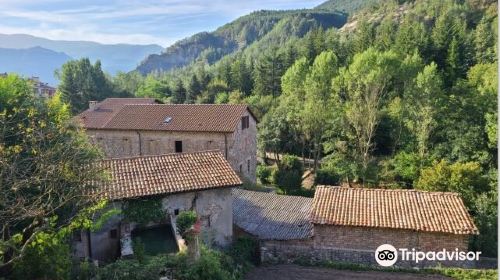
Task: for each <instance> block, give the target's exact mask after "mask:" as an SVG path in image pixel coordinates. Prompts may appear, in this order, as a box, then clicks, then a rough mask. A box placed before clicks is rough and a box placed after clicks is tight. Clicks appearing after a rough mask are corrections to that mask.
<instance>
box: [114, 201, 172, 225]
mask: <svg viewBox="0 0 500 280" xmlns="http://www.w3.org/2000/svg"><path fill="white" fill-rule="evenodd" d="M123 215H124V217H125V220H127V221H129V222H136V223H139V224H141V225H145V224H147V223H149V222H159V221H161V220H162V219H164V218H165V211H163V206H162V200H161V198H148V199H129V200H126V201H125V203H124V205H123Z"/></svg>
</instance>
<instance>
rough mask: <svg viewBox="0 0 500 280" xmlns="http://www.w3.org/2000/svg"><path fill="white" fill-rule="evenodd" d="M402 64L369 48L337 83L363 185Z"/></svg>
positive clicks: (386, 53) (337, 79) (337, 92)
mask: <svg viewBox="0 0 500 280" xmlns="http://www.w3.org/2000/svg"><path fill="white" fill-rule="evenodd" d="M399 63H400V62H399V60H398V58H397V56H396V55H395V54H394V53H393V52H391V51H388V52H379V51H376V50H375V49H373V48H370V49H368V50H366V51H365V52H363V53H360V54H357V55H356V56H354V60H353V62H352V63H351V64H350V65H349V67H348V68H347V69H343V70H342V71H341V72H340V75H339V77H337V78H336V80H335V81H334V87H335V91H336V98H340V99H345V102H344V103H343V104H344V115H343V117H344V121H345V123H346V124H347V126H348V132H347V134H348V135H349V138H351V140H352V141H354V143H356V145H355V150H354V151H353V152H354V153H355V154H356V157H357V159H358V161H359V163H360V165H361V166H362V169H363V170H362V174H361V175H362V177H363V183H365V181H366V178H367V176H366V175H367V172H368V167H369V165H370V163H371V161H372V152H373V149H374V137H375V132H376V129H377V126H378V125H379V123H380V119H381V109H382V106H383V105H384V104H385V103H386V102H387V99H388V96H387V95H388V93H389V90H390V88H391V82H392V79H393V77H394V75H395V73H398V70H399Z"/></svg>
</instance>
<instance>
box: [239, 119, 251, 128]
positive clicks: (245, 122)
mask: <svg viewBox="0 0 500 280" xmlns="http://www.w3.org/2000/svg"><path fill="white" fill-rule="evenodd" d="M249 127H250V118H249V117H248V116H244V117H241V129H247V128H249Z"/></svg>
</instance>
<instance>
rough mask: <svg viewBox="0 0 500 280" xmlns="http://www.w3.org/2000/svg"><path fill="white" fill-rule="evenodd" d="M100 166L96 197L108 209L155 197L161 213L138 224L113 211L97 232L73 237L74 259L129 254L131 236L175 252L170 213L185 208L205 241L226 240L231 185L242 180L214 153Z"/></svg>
mask: <svg viewBox="0 0 500 280" xmlns="http://www.w3.org/2000/svg"><path fill="white" fill-rule="evenodd" d="M101 165H102V167H103V168H104V169H105V170H107V171H108V172H109V173H110V175H111V179H110V180H109V181H108V182H106V183H104V184H102V183H101V186H100V187H99V189H98V191H97V195H99V196H101V197H103V198H106V199H108V200H109V201H111V203H110V206H109V207H110V208H114V209H122V208H123V206H124V203H125V202H127V201H131V200H135V201H137V200H145V199H151V198H155V199H159V200H160V201H161V210H162V211H163V215H164V217H163V218H162V219H161V221H159V222H149V223H146V224H138V223H136V222H134V221H129V220H127V219H126V217H125V216H124V214H123V213H122V214H119V215H115V216H113V217H112V218H111V219H109V220H108V221H107V222H106V223H105V224H104V225H103V226H102V227H101V228H100V229H99V230H98V231H86V232H81V233H78V234H77V235H76V236H75V237H74V242H73V249H74V255H75V257H78V258H89V259H92V260H98V261H103V262H109V261H112V260H115V259H116V258H118V257H125V256H127V255H131V254H133V250H132V246H131V244H132V240H133V239H134V238H135V237H140V238H141V239H143V240H142V241H143V242H144V244H145V247H146V248H148V246H149V247H153V249H157V248H155V247H159V248H163V247H162V246H164V247H166V248H170V247H172V248H170V249H168V250H171V251H173V252H175V251H177V250H179V249H180V248H182V246H183V240H182V239H181V237H180V236H179V234H178V232H177V230H176V217H177V215H178V214H179V213H180V212H182V211H185V210H194V211H195V212H196V213H197V216H198V218H199V219H200V222H201V225H202V238H204V239H205V242H210V243H212V244H213V245H215V246H219V247H225V246H227V245H228V244H229V243H230V242H231V241H232V234H233V222H232V196H231V188H233V187H238V186H240V185H241V184H242V182H241V180H240V178H239V177H238V175H237V174H236V172H234V170H233V169H232V168H231V166H230V165H229V163H228V162H227V161H226V160H225V159H224V157H223V155H222V154H221V153H220V152H219V151H207V152H194V153H182V154H168V155H160V156H139V157H130V158H120V159H110V160H105V161H103V162H102V164H101ZM107 210H109V209H107ZM148 242H150V244H148ZM169 244H170V245H169ZM165 250H167V249H165Z"/></svg>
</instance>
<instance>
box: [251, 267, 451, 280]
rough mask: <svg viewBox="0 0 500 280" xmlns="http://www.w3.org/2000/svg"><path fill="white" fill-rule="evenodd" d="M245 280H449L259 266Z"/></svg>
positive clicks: (438, 277) (309, 268) (374, 272)
mask: <svg viewBox="0 0 500 280" xmlns="http://www.w3.org/2000/svg"><path fill="white" fill-rule="evenodd" d="M245 279H246V280H330V279H368V280H370V279H373V280H375V279H376V280H379V279H380V280H399V279H401V280H416V279H426V280H441V279H451V278H448V277H445V276H441V275H435V274H414V273H400V272H380V271H351V270H337V269H331V268H322V267H303V266H298V265H274V266H260V267H257V268H254V269H253V270H252V271H250V272H249V273H248V274H247V275H246V277H245Z"/></svg>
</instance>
